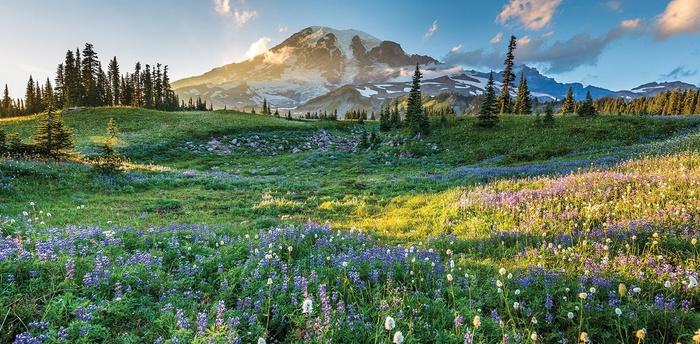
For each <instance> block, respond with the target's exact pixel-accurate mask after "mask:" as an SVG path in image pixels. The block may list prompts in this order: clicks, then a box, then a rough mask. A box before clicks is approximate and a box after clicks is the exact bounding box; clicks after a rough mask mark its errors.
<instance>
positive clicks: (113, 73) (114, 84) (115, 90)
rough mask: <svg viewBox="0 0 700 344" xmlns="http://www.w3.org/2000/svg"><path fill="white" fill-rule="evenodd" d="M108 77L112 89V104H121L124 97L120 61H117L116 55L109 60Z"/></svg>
mask: <svg viewBox="0 0 700 344" xmlns="http://www.w3.org/2000/svg"><path fill="white" fill-rule="evenodd" d="M107 78H108V79H109V86H110V88H111V90H112V99H110V105H113V106H114V105H119V103H120V101H121V98H122V94H121V76H120V75H119V62H117V57H116V56H115V57H114V58H113V59H112V60H110V61H109V65H108V66H107Z"/></svg>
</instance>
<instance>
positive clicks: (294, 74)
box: [173, 26, 438, 108]
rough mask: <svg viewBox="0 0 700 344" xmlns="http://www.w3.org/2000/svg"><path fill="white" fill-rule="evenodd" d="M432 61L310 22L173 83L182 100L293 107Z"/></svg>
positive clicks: (392, 45) (364, 36)
mask: <svg viewBox="0 0 700 344" xmlns="http://www.w3.org/2000/svg"><path fill="white" fill-rule="evenodd" d="M416 63H420V64H436V63H438V61H437V60H435V59H433V58H432V57H430V56H423V55H409V54H406V53H405V52H404V50H403V49H402V48H401V46H400V45H399V44H397V43H395V42H390V41H381V40H379V39H377V38H375V37H373V36H371V35H369V34H366V33H364V32H361V31H357V30H335V29H332V28H328V27H320V26H312V27H308V28H306V29H303V30H301V31H299V32H297V33H295V34H293V35H292V36H290V37H289V38H287V39H286V40H285V41H284V42H282V43H280V44H279V45H277V46H275V47H274V48H272V49H270V50H269V51H267V52H265V53H263V54H260V55H258V56H255V57H253V58H252V59H250V60H247V61H242V62H238V63H232V64H228V65H225V66H223V67H219V68H215V69H213V70H211V71H209V72H207V73H205V74H202V75H200V76H195V77H190V78H186V79H182V80H179V81H176V82H174V83H173V89H175V91H176V93H177V94H178V95H179V96H180V97H181V98H184V99H187V98H189V97H197V96H201V97H202V98H203V99H205V100H207V101H209V102H211V103H213V105H214V107H223V106H224V105H226V106H229V107H236V108H244V107H249V106H254V105H259V104H261V103H262V101H263V98H265V99H267V100H268V101H269V102H270V103H271V104H272V105H273V106H275V107H296V106H298V105H300V104H302V103H304V102H306V101H308V100H310V99H312V98H315V97H318V96H321V95H324V94H326V93H328V92H329V91H332V90H335V89H337V88H339V87H342V86H344V85H347V84H353V83H366V82H382V81H386V80H389V79H391V78H395V77H397V76H399V74H400V68H399V67H403V66H407V65H415V64H416Z"/></svg>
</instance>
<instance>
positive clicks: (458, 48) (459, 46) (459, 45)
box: [450, 44, 462, 53]
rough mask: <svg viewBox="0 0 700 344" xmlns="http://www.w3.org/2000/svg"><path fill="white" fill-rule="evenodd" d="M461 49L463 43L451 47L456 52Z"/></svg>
mask: <svg viewBox="0 0 700 344" xmlns="http://www.w3.org/2000/svg"><path fill="white" fill-rule="evenodd" d="M460 49H462V45H461V44H457V45H455V46H454V47H452V49H450V51H451V52H453V53H456V52H458V51H459V50H460Z"/></svg>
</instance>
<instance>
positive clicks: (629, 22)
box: [620, 18, 641, 29]
mask: <svg viewBox="0 0 700 344" xmlns="http://www.w3.org/2000/svg"><path fill="white" fill-rule="evenodd" d="M640 23H641V19H639V18H636V19H625V20H623V21H622V22H621V23H620V27H621V28H623V29H636V28H638V27H639V24H640Z"/></svg>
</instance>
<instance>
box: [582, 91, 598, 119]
mask: <svg viewBox="0 0 700 344" xmlns="http://www.w3.org/2000/svg"><path fill="white" fill-rule="evenodd" d="M597 114H598V112H597V111H596V108H595V106H594V105H593V97H591V91H587V92H586V99H585V100H584V101H583V103H581V106H579V109H578V115H579V116H583V117H593V116H595V115H597Z"/></svg>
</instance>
